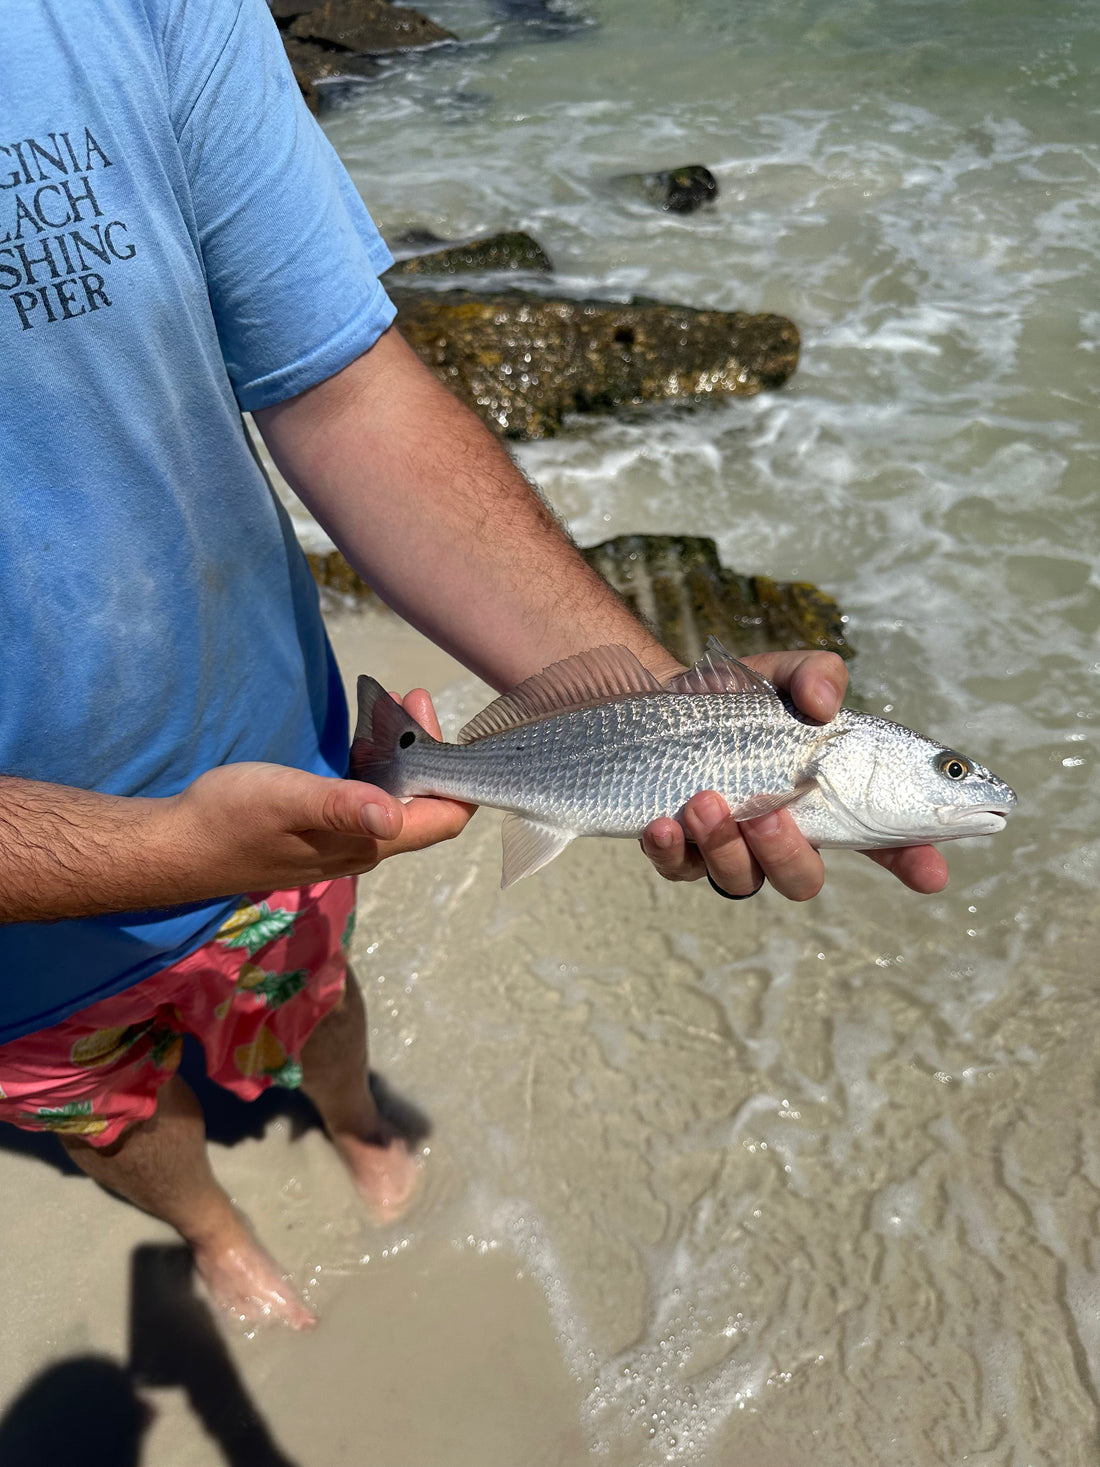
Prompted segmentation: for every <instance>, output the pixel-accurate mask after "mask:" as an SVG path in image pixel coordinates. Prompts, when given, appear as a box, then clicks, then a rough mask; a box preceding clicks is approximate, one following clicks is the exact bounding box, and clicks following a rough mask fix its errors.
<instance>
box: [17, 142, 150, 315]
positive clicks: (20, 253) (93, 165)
mask: <svg viewBox="0 0 1100 1467" xmlns="http://www.w3.org/2000/svg"><path fill="white" fill-rule="evenodd" d="M74 137H75V141H74ZM113 166H114V165H113V163H112V161H111V159H110V158H108V156H107V154H106V153H105V152H104V150H103V148H102V147H101V146H100V145H99V143H98V142H97V141H96V139H95V138H94V137H93V135H92V132H91V130H90V129H89V128H87V127H85V128H84V135H83V137H82V138H80V137H79V135H76V134H73V133H70V132H61V133H55V132H51V133H47V134H46V138H45V140H43V139H40V138H23V139H21V140H20V141H18V142H11V143H0V291H6V292H7V293H8V299H9V300H10V301H11V303H12V305H13V307H14V308H15V311H16V314H17V315H18V318H19V323H20V328H21V329H22V330H23V331H30V330H31V329H32V328H33V327H34V326H36V325H47V324H50V323H53V322H57V321H71V320H74V319H75V318H76V317H77V316H83V315H86V314H87V313H88V312H89V311H97V310H99V308H100V307H101V306H109V305H110V304H111V300H110V297H109V296H108V295H107V289H106V284H107V283H106V279H105V277H104V275H103V274H102V270H103V267H104V266H111V265H113V264H115V263H116V262H118V261H123V260H131V259H133V257H134V255H135V254H136V253H137V251H136V247H135V245H134V244H133V242H132V241H131V240H130V239H129V238H128V237H127V228H126V225H125V224H124V223H123V222H122V220H121V219H112V220H110V221H105V216H104V210H103V208H102V207H101V204H100V200H99V197H98V196H97V192H96V186H95V185H94V184H93V182H92V178H91V174H92V172H93V171H94V170H99V171H102V170H104V169H107V168H111V167H113ZM77 226H79V227H77Z"/></svg>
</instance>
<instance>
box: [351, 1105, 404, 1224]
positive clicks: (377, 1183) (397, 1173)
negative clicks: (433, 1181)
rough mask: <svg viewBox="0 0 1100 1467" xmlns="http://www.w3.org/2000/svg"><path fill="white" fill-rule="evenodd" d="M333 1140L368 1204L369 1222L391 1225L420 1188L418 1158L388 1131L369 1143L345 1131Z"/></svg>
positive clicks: (384, 1131)
mask: <svg viewBox="0 0 1100 1467" xmlns="http://www.w3.org/2000/svg"><path fill="white" fill-rule="evenodd" d="M332 1139H333V1144H334V1145H335V1147H336V1149H337V1151H338V1152H339V1153H340V1155H341V1156H342V1157H343V1158H344V1161H345V1162H346V1164H347V1167H348V1170H349V1171H350V1172H351V1175H352V1180H353V1181H354V1183H355V1186H356V1189H357V1190H358V1192H359V1195H360V1196H361V1197H362V1199H363V1201H364V1202H365V1203H366V1204H367V1210H368V1212H369V1213H370V1215H371V1219H372V1220H373V1221H374V1222H375V1223H379V1224H382V1223H390V1222H394V1221H395V1220H396V1219H397V1218H399V1217H400V1216H401V1214H402V1213H403V1212H404V1211H405V1210H406V1208H407V1207H408V1205H409V1203H410V1202H411V1201H412V1199H413V1197H414V1196H415V1194H416V1190H417V1188H418V1187H419V1186H420V1177H421V1172H422V1165H421V1161H420V1158H419V1157H417V1156H414V1154H413V1153H412V1152H411V1151H410V1150H409V1145H408V1142H407V1141H406V1140H405V1138H404V1137H403V1136H399V1135H398V1134H397V1133H396V1132H395V1131H392V1130H390V1129H389V1128H386V1129H385V1130H382V1131H380V1132H378V1133H377V1134H376V1135H375V1136H373V1137H372V1138H371V1139H370V1140H366V1139H364V1138H363V1137H362V1136H359V1135H355V1134H353V1133H351V1132H347V1131H344V1132H341V1133H339V1134H337V1135H334V1136H333V1138H332Z"/></svg>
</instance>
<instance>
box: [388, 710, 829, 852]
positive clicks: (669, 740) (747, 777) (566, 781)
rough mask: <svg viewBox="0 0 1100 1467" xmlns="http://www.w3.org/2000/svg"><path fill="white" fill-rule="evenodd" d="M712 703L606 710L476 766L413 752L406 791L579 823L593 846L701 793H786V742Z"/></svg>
mask: <svg viewBox="0 0 1100 1467" xmlns="http://www.w3.org/2000/svg"><path fill="white" fill-rule="evenodd" d="M716 701H718V700H716V699H715V698H713V697H711V698H691V697H673V696H671V695H666V696H662V697H651V698H631V699H624V700H623V701H622V702H619V703H607V704H603V705H602V706H600V707H596V708H588V709H584V710H581V711H579V712H576V713H568V714H563V715H561V716H560V717H557V718H550V719H547V720H546V721H545V722H544V723H541V724H531V725H527V726H525V727H523V728H520V729H516V730H514V731H512V732H509V733H506V734H496V735H492V736H490V737H489V738H485V739H481V740H479V741H478V743H477V745H476V748H477V757H476V760H474V759H471V757H470V750H471V749H473V748H474V747H475V746H474V745H469V744H466V745H462V744H457V745H447V744H435V745H429V744H421V743H418V744H416V745H414V746H413V747H412V748H411V749H410V750H409V751H408V753H407V754H406V755H405V756H404V757H403V758H402V759H401V763H400V772H401V784H402V790H403V792H404V793H406V794H429V793H438V792H439V790H440V788H441V785H444V784H445V785H446V788H447V790H448V793H449V794H450V795H451V797H452V798H455V799H460V800H469V801H470V802H471V803H473V804H477V805H493V806H495V807H497V808H498V809H508V810H511V811H514V812H516V813H519V814H523V815H526V816H528V817H531V818H534V819H540V820H546V821H549V822H551V823H561V822H568V823H570V824H574V823H579V824H581V825H583V826H584V828H585V832H586V834H593V835H608V836H630V835H637V833H638V832H639V830H641V829H642V828H643V827H644V826H646V825H648V824H649V822H650V821H651V820H655V819H657V817H658V816H660V815H666V814H670V813H676V812H677V811H679V810H680V809H681V808H682V806H683V805H684V804H686V803H687V801H688V800H689V799H690V798H691V796H692V795H693V794H695V793H696V792H697V791H698V790H700V789H720V790H721V791H722V792H723V794H724V795H725V796H726V799H727V800H728V801H729V802H730V804H731V806H736V805H739V804H741V803H742V802H743V801H744V800H745V799H747V798H748V797H749V796H751V795H755V794H759V793H762V792H765V793H770V792H773V791H774V792H776V793H778V792H780V791H783V790H788V789H790V788H791V786H792V783H796V782H797V779H795V780H794V781H792V779H791V778H790V763H791V760H790V749H789V748H787V749H786V750H785V754H784V758H783V760H782V761H780V760H779V759H778V758H777V754H778V745H779V742H780V731H779V730H778V729H776V728H774V727H772V726H769V721H768V720H766V719H765V718H763V717H761V716H760V715H759V713H756V712H755V710H754V711H753V712H750V713H749V715H748V716H747V717H741V716H739V714H738V712H737V711H736V710H735V709H733V708H715V707H714V706H713V705H714V703H715V702H716ZM787 721H788V723H793V722H794V720H792V719H789V718H788V720H787ZM773 722H774V721H773ZM796 726H798V725H796ZM805 732H806V734H807V735H809V737H806V738H804V740H803V742H804V745H805V754H806V757H807V758H809V757H812V753H813V750H814V749H815V748H816V747H817V745H818V744H819V743H820V742H821V739H820V735H819V731H818V730H816V729H812V728H808V729H806V730H805ZM786 737H788V738H789V735H787V736H786ZM533 767H535V768H537V769H538V771H539V772H540V777H539V778H538V779H537V780H534V779H533V778H532V768H533ZM800 772H801V771H800V770H799V771H796V773H800Z"/></svg>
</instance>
